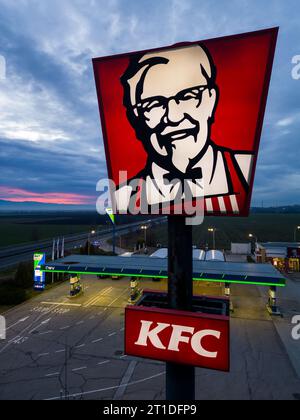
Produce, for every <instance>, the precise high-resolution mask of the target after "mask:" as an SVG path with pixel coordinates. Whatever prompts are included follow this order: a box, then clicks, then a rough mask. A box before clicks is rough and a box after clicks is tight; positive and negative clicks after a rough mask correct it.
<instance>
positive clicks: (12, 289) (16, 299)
mask: <svg viewBox="0 0 300 420" xmlns="http://www.w3.org/2000/svg"><path fill="white" fill-rule="evenodd" d="M26 299H27V294H26V290H22V289H20V288H18V287H16V286H14V285H10V284H7V283H6V284H2V285H1V286H0V305H19V304H20V303H22V302H24V301H25V300H26Z"/></svg>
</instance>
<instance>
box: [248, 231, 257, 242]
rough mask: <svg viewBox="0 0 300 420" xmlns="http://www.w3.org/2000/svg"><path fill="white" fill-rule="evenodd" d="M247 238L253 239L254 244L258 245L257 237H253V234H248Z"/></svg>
mask: <svg viewBox="0 0 300 420" xmlns="http://www.w3.org/2000/svg"><path fill="white" fill-rule="evenodd" d="M249 238H251V239H255V242H256V243H258V239H257V236H255V235H253V233H249Z"/></svg>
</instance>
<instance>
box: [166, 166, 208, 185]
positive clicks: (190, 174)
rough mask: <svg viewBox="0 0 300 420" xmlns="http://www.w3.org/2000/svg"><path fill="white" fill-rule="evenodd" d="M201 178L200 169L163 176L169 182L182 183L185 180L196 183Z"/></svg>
mask: <svg viewBox="0 0 300 420" xmlns="http://www.w3.org/2000/svg"><path fill="white" fill-rule="evenodd" d="M202 178H203V173H202V169H201V168H194V169H189V170H188V171H187V172H186V173H184V174H183V173H182V172H179V171H176V172H175V171H174V172H169V173H168V174H166V175H164V179H167V180H168V181H169V182H174V181H175V180H180V181H181V183H183V182H184V181H185V180H189V181H192V182H194V183H196V182H197V181H199V180H200V179H202Z"/></svg>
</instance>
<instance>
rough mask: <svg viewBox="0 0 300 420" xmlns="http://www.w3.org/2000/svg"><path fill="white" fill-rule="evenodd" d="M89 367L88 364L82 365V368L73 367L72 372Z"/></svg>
mask: <svg viewBox="0 0 300 420" xmlns="http://www.w3.org/2000/svg"><path fill="white" fill-rule="evenodd" d="M84 369H87V366H82V367H80V368H76V369H72V372H78V371H79V370H84Z"/></svg>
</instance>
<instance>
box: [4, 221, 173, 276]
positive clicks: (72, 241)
mask: <svg viewBox="0 0 300 420" xmlns="http://www.w3.org/2000/svg"><path fill="white" fill-rule="evenodd" d="M165 220H166V219H165V218H157V219H154V220H149V221H148V222H147V224H149V225H155V224H159V223H162V222H164V221H165ZM142 224H145V221H142V222H138V223H136V222H135V223H131V224H127V225H121V226H117V227H116V234H119V233H122V234H123V235H125V234H126V233H129V232H132V231H137V230H139V229H140V226H141V225H142ZM112 235H113V233H112V229H104V230H100V231H97V232H96V234H95V235H94V236H93V239H95V238H97V239H99V240H101V241H103V242H106V241H107V240H108V239H111V238H112ZM87 238H88V233H81V234H73V235H67V236H65V249H66V250H67V249H72V248H73V247H75V246H80V245H83V244H84V243H85V242H86V241H87ZM52 245H53V240H52V239H51V240H46V241H37V242H36V243H30V244H22V245H16V246H9V247H5V248H3V247H2V248H0V270H5V269H7V268H10V267H12V266H14V265H16V264H18V263H20V262H22V261H29V260H32V258H33V253H34V252H45V253H46V255H47V256H48V257H50V256H51V254H52Z"/></svg>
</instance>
